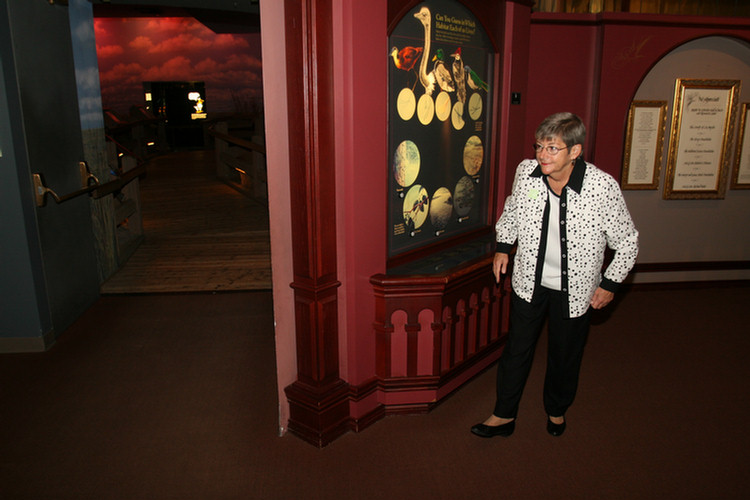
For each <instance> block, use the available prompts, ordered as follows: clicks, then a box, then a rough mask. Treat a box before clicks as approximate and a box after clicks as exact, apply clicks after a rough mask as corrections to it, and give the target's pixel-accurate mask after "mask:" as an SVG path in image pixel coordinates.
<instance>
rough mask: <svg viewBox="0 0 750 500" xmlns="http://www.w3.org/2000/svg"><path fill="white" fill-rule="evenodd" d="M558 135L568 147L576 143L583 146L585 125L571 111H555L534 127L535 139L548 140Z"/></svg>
mask: <svg viewBox="0 0 750 500" xmlns="http://www.w3.org/2000/svg"><path fill="white" fill-rule="evenodd" d="M555 137H560V139H561V140H562V141H563V142H564V143H565V145H566V146H568V147H573V146H575V145H576V144H580V145H581V146H583V142H584V141H585V140H586V126H585V125H584V124H583V122H582V121H581V119H580V118H579V117H578V116H577V115H574V114H573V113H567V112H563V113H555V114H554V115H550V116H548V117H547V118H545V119H544V121H543V122H542V123H541V124H539V127H537V129H536V139H537V140H548V139H554V138H555Z"/></svg>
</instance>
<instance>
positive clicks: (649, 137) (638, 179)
mask: <svg viewBox="0 0 750 500" xmlns="http://www.w3.org/2000/svg"><path fill="white" fill-rule="evenodd" d="M666 124H667V101H633V102H632V103H631V104H630V110H629V111H628V126H627V131H626V135H625V153H624V154H623V163H622V179H621V180H620V184H621V186H622V189H659V177H660V174H661V164H662V150H663V148H664V134H665V132H666Z"/></svg>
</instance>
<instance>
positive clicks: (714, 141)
mask: <svg viewBox="0 0 750 500" xmlns="http://www.w3.org/2000/svg"><path fill="white" fill-rule="evenodd" d="M740 85H741V82H740V80H693V79H687V78H678V79H677V81H676V83H675V93H674V103H673V107H672V129H671V132H670V144H669V158H668V160H667V180H666V182H665V184H664V199H665V200H680V199H723V198H724V191H725V188H726V173H727V163H728V162H729V158H728V156H729V155H728V154H727V152H728V149H729V141H730V138H731V137H733V132H734V120H735V117H736V115H737V107H738V106H737V96H738V95H739V91H740Z"/></svg>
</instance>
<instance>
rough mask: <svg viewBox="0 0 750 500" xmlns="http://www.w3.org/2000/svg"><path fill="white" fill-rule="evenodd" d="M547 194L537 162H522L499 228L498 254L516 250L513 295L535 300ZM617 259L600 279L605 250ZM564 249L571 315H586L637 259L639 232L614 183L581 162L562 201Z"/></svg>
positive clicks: (565, 287) (564, 282) (565, 284)
mask: <svg viewBox="0 0 750 500" xmlns="http://www.w3.org/2000/svg"><path fill="white" fill-rule="evenodd" d="M548 196H549V192H548V188H547V184H546V183H545V181H544V179H543V174H542V171H541V168H540V167H539V164H538V163H537V161H536V160H524V161H522V162H521V163H520V164H519V165H518V168H517V170H516V177H515V180H514V182H513V189H512V191H511V194H510V196H509V197H508V199H507V200H506V201H505V207H504V209H503V214H502V215H501V216H500V219H499V220H498V221H497V224H496V225H495V230H496V232H497V251H498V252H504V253H510V251H511V249H512V248H513V245H514V244H515V243H518V248H517V249H516V255H515V262H514V267H513V276H512V278H511V284H512V286H513V291H514V292H515V293H516V294H517V295H518V296H519V297H521V298H522V299H524V300H525V301H527V302H531V297H532V295H533V293H534V287H535V286H536V285H537V284H538V283H539V279H538V278H539V277H540V276H541V269H537V268H538V267H540V266H541V265H542V261H543V257H542V258H541V259H540V250H541V249H540V246H541V244H542V234H543V233H542V231H543V228H544V230H546V226H545V224H544V214H545V208H546V205H547V199H548ZM606 246H609V247H610V248H611V249H612V250H614V251H615V255H614V258H613V259H612V262H611V263H610V264H609V266H608V267H607V269H606V270H605V271H604V274H603V275H602V272H601V271H602V267H603V263H604V250H605V247H606ZM560 248H561V255H562V274H563V276H562V291H563V292H564V293H566V294H567V296H568V317H578V316H581V315H583V314H584V313H585V312H586V311H587V309H588V307H589V303H590V301H591V298H592V297H593V295H594V291H595V290H596V289H597V287H599V286H601V287H602V288H604V289H605V290H609V291H611V292H615V291H617V287H618V285H619V284H620V283H622V281H623V280H624V279H625V277H626V276H627V274H628V272H630V270H631V269H632V268H633V265H634V264H635V258H636V256H637V255H638V231H637V230H636V229H635V226H634V225H633V220H632V219H631V217H630V213H629V212H628V208H627V206H626V205H625V200H624V199H623V196H622V192H621V191H620V187H619V185H618V184H617V181H615V179H614V178H613V177H612V176H611V175H609V174H607V173H606V172H603V171H602V170H599V169H598V168H596V167H595V166H594V165H592V164H590V163H586V162H585V161H583V160H582V159H580V158H579V159H578V160H577V161H576V164H575V166H574V168H573V172H572V173H571V176H570V179H569V181H568V184H567V186H566V187H565V188H564V189H563V191H562V195H561V197H560Z"/></svg>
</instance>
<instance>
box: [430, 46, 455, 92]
mask: <svg viewBox="0 0 750 500" xmlns="http://www.w3.org/2000/svg"><path fill="white" fill-rule="evenodd" d="M432 60H433V61H434V62H435V65H434V66H433V68H432V73H433V74H434V75H435V81H436V82H437V83H438V85H439V86H440V88H441V89H442V90H444V91H446V92H453V91H454V90H456V88H455V87H454V86H453V77H452V76H451V72H450V71H448V68H446V67H445V53H444V52H443V49H437V51H436V52H435V56H434V57H433V58H432Z"/></svg>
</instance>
